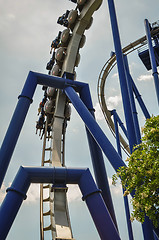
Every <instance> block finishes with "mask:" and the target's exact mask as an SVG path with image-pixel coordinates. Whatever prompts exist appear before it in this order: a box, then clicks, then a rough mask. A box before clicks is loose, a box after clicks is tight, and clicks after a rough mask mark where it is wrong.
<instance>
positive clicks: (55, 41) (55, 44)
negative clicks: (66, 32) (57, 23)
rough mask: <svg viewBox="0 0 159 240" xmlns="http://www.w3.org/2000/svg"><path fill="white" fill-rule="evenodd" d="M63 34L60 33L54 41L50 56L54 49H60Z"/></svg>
mask: <svg viewBox="0 0 159 240" xmlns="http://www.w3.org/2000/svg"><path fill="white" fill-rule="evenodd" d="M61 33H62V32H61V31H59V33H58V36H57V37H56V38H55V39H54V40H53V41H52V43H51V50H50V54H51V53H52V49H53V48H54V49H56V48H58V47H59V45H60V38H61Z"/></svg>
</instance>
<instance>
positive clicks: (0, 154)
mask: <svg viewBox="0 0 159 240" xmlns="http://www.w3.org/2000/svg"><path fill="white" fill-rule="evenodd" d="M37 84H40V85H46V86H50V87H55V88H58V89H64V88H65V87H66V86H73V87H74V88H75V89H76V90H77V91H79V90H80V89H81V88H82V87H83V86H85V83H81V82H76V83H75V82H73V81H72V80H69V79H66V78H60V77H55V76H49V75H46V74H41V73H35V72H29V74H28V77H27V79H26V82H25V84H24V87H23V90H22V92H21V94H20V96H19V97H18V98H19V101H18V103H17V106H16V109H15V111H14V114H13V117H12V119H11V122H10V125H9V127H8V130H7V133H6V135H5V138H4V140H3V143H2V146H1V149H0V187H1V185H2V182H3V179H4V177H5V174H6V172H7V169H8V166H9V163H10V160H11V157H12V154H13V152H14V149H15V146H16V143H17V141H18V138H19V135H20V132H21V129H22V126H23V124H24V121H25V118H26V115H27V112H28V110H29V107H30V104H31V102H32V98H33V95H34V92H35V89H36V86H37Z"/></svg>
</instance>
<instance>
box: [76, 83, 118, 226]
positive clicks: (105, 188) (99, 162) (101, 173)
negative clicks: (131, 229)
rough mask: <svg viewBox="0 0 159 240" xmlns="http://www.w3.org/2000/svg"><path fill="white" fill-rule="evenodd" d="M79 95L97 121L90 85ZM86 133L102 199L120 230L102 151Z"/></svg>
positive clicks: (88, 133)
mask: <svg viewBox="0 0 159 240" xmlns="http://www.w3.org/2000/svg"><path fill="white" fill-rule="evenodd" d="M79 93H80V98H81V99H82V101H83V102H84V104H85V105H86V107H87V108H88V110H89V111H90V113H91V114H92V116H93V117H94V119H95V115H94V109H93V103H92V99H91V94H90V90H89V85H88V84H87V85H85V86H84V87H83V88H81V90H80V92H79ZM86 133H87V138H88V143H89V149H90V154H91V158H92V164H93V169H94V173H95V178H96V182H97V185H98V187H99V189H101V190H102V197H103V199H104V202H105V204H106V206H107V208H108V210H109V213H110V215H111V217H112V219H113V222H114V224H115V225H116V228H118V227H117V222H116V217H115V211H114V207H113V202H112V198H111V193H110V188H109V183H108V178H107V173H106V168H105V164H104V159H103V155H102V151H101V149H100V148H99V146H98V144H97V143H96V141H95V140H94V138H93V137H92V135H91V133H90V132H89V131H88V129H87V127H86Z"/></svg>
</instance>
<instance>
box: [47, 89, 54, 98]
mask: <svg viewBox="0 0 159 240" xmlns="http://www.w3.org/2000/svg"><path fill="white" fill-rule="evenodd" d="M47 96H48V97H49V98H55V96H56V88H53V87H48V88H47Z"/></svg>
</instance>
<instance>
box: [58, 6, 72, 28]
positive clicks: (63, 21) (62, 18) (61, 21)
mask: <svg viewBox="0 0 159 240" xmlns="http://www.w3.org/2000/svg"><path fill="white" fill-rule="evenodd" d="M69 13H70V11H69V10H66V13H64V14H63V15H62V16H60V17H59V18H58V20H57V23H58V24H60V25H63V26H64V27H67V26H68V20H67V18H68V15H69Z"/></svg>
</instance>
